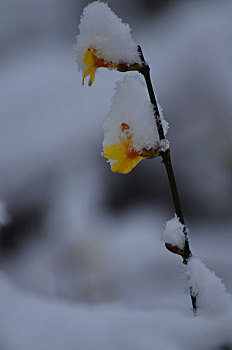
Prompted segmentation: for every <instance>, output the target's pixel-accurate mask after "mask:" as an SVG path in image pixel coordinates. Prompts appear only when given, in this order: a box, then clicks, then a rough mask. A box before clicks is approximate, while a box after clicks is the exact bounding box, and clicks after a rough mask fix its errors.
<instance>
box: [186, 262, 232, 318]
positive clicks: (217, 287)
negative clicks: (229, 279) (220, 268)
mask: <svg viewBox="0 0 232 350" xmlns="http://www.w3.org/2000/svg"><path fill="white" fill-rule="evenodd" d="M186 269H187V278H188V280H189V286H191V288H192V291H193V294H194V295H196V296H197V306H198V308H199V312H200V313H201V314H203V315H207V316H214V317H215V315H216V316H217V315H221V314H223V313H226V312H228V310H230V311H232V297H231V295H230V294H229V293H228V292H227V291H226V287H225V285H224V284H223V283H222V281H221V280H220V278H218V277H217V276H216V275H215V273H214V272H212V271H210V270H209V269H208V268H207V267H206V266H205V265H204V264H203V262H202V261H201V260H200V259H199V258H196V257H192V258H190V260H189V262H188V265H187V267H186Z"/></svg>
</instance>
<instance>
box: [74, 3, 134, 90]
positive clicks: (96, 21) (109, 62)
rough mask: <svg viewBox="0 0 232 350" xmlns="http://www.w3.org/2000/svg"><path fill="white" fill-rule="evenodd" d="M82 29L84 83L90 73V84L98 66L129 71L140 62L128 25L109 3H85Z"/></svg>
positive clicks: (80, 54)
mask: <svg viewBox="0 0 232 350" xmlns="http://www.w3.org/2000/svg"><path fill="white" fill-rule="evenodd" d="M79 29H80V34H79V35H78V36H77V64H78V68H79V70H80V71H82V73H83V80H82V84H83V85H84V80H85V78H86V77H87V76H88V75H90V78H89V83H88V85H89V86H91V85H92V83H93V81H94V79H95V73H96V70H97V69H98V68H104V67H105V68H108V69H117V70H119V71H127V70H135V69H136V68H137V67H138V66H139V64H140V63H141V62H140V57H139V54H138V51H137V46H136V44H135V43H134V41H133V40H132V38H131V33H130V32H131V29H130V27H129V25H128V24H124V23H122V20H121V19H120V18H118V17H117V16H116V15H115V14H114V13H113V12H112V11H111V9H110V8H109V7H108V5H107V4H105V3H102V2H100V1H95V2H92V3H91V4H89V5H88V6H86V7H85V8H84V10H83V14H82V16H81V20H80V25H79Z"/></svg>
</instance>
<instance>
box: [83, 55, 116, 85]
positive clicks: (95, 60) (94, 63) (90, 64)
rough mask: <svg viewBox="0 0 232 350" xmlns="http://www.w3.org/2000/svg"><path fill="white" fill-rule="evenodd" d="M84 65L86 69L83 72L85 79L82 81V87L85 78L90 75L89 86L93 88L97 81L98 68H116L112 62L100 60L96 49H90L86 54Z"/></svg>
mask: <svg viewBox="0 0 232 350" xmlns="http://www.w3.org/2000/svg"><path fill="white" fill-rule="evenodd" d="M84 64H85V65H86V69H85V70H84V71H83V79H82V85H84V80H85V78H86V77H87V76H88V75H90V78H89V83H88V85H89V86H91V85H92V84H93V82H94V79H95V73H96V70H97V69H98V68H104V67H105V68H109V69H112V68H114V66H116V65H114V64H113V63H112V62H106V61H105V60H104V59H103V58H99V57H98V56H97V50H96V49H90V48H89V49H88V50H87V51H86V52H85V53H84Z"/></svg>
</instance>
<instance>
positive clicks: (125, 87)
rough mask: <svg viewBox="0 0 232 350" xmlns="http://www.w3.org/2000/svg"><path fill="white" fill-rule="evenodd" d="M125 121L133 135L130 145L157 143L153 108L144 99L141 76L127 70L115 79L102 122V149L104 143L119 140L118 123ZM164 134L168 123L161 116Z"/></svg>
mask: <svg viewBox="0 0 232 350" xmlns="http://www.w3.org/2000/svg"><path fill="white" fill-rule="evenodd" d="M122 123H126V124H127V125H128V126H129V127H130V132H131V134H132V135H133V148H134V149H135V150H136V151H141V150H142V149H143V148H146V149H150V148H155V147H156V146H157V145H159V135H158V132H157V128H156V123H155V118H154V115H153V108H152V105H151V103H150V101H149V100H148V96H147V91H146V86H145V84H144V82H143V78H142V77H141V76H140V75H138V74H136V73H128V74H127V76H126V77H124V79H123V80H122V81H119V82H117V85H116V89H115V94H114V96H113V99H112V107H111V110H110V112H109V114H108V117H107V119H106V121H105V123H104V125H103V128H104V131H105V133H104V140H103V149H104V150H105V148H106V147H107V146H108V145H114V144H118V143H119V136H120V126H121V124H122ZM162 124H163V127H164V134H166V133H167V129H168V123H167V122H166V121H165V120H164V119H163V120H162Z"/></svg>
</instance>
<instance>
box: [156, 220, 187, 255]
mask: <svg viewBox="0 0 232 350" xmlns="http://www.w3.org/2000/svg"><path fill="white" fill-rule="evenodd" d="M183 229H184V225H183V224H182V223H181V222H180V220H179V218H178V216H177V215H176V214H175V216H174V218H172V219H171V220H169V221H167V222H166V224H165V229H164V231H163V232H162V234H161V240H162V241H163V242H164V243H169V244H171V245H173V246H177V247H179V248H180V249H183V248H184V243H185V236H184V233H183Z"/></svg>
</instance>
